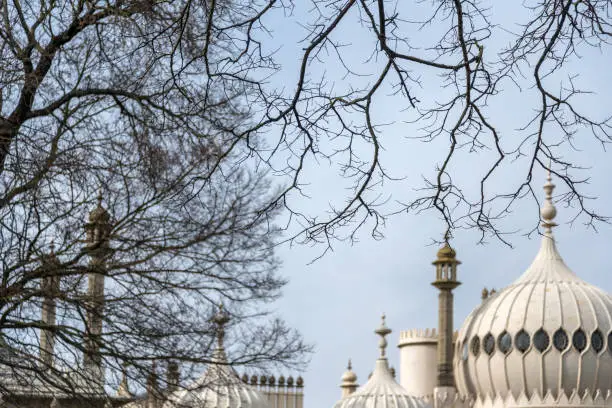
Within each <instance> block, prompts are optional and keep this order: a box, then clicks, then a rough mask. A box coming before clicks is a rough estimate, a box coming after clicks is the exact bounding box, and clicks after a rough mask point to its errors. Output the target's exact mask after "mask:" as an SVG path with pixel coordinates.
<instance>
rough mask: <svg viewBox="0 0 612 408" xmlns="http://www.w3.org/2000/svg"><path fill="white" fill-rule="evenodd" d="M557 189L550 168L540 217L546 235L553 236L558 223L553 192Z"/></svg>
mask: <svg viewBox="0 0 612 408" xmlns="http://www.w3.org/2000/svg"><path fill="white" fill-rule="evenodd" d="M554 190H555V185H554V184H553V182H552V177H551V174H550V170H548V175H547V177H546V184H544V193H545V194H546V198H545V199H544V205H543V206H542V208H541V209H540V217H541V218H542V227H544V235H546V236H549V237H552V229H553V227H556V226H557V224H556V223H555V222H554V221H553V220H554V219H555V216H556V215H557V209H556V208H555V205H554V204H553V202H552V193H553V191H554Z"/></svg>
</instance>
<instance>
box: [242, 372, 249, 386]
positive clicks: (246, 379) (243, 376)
mask: <svg viewBox="0 0 612 408" xmlns="http://www.w3.org/2000/svg"><path fill="white" fill-rule="evenodd" d="M241 380H242V382H243V383H245V384H248V383H249V376H248V375H247V374H246V373H244V374H242V378H241Z"/></svg>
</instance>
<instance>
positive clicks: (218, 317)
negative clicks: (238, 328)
mask: <svg viewBox="0 0 612 408" xmlns="http://www.w3.org/2000/svg"><path fill="white" fill-rule="evenodd" d="M212 321H213V322H214V323H215V324H216V325H217V346H218V347H219V348H223V340H224V339H225V325H226V324H227V323H228V322H229V321H230V317H229V314H228V313H227V312H226V311H225V310H224V309H223V303H220V304H219V310H218V311H217V313H215V315H214V316H213V318H212Z"/></svg>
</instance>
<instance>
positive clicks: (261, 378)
mask: <svg viewBox="0 0 612 408" xmlns="http://www.w3.org/2000/svg"><path fill="white" fill-rule="evenodd" d="M266 384H268V377H266V376H265V375H260V376H259V385H266Z"/></svg>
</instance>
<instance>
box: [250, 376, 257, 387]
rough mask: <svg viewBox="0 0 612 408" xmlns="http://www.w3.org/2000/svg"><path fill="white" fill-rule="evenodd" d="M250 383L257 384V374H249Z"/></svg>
mask: <svg viewBox="0 0 612 408" xmlns="http://www.w3.org/2000/svg"><path fill="white" fill-rule="evenodd" d="M251 385H257V376H256V375H252V376H251Z"/></svg>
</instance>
